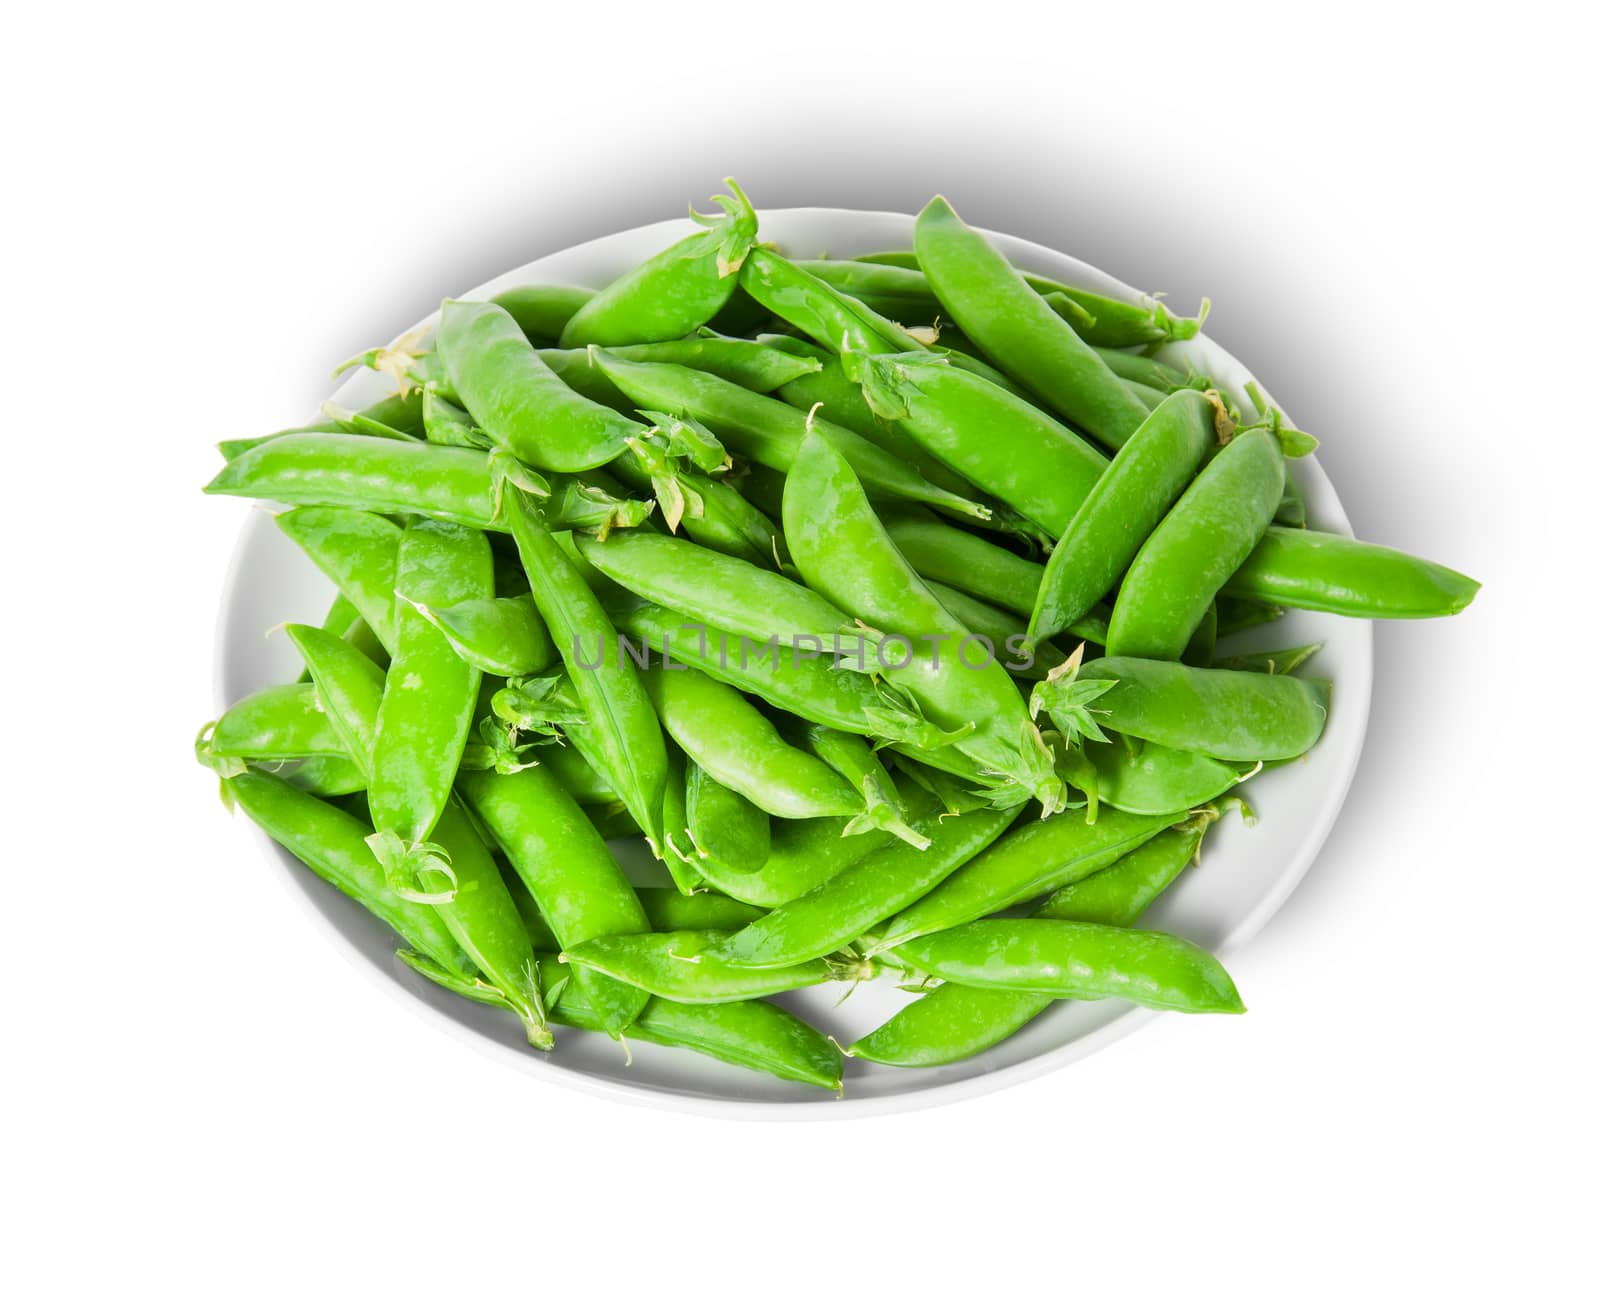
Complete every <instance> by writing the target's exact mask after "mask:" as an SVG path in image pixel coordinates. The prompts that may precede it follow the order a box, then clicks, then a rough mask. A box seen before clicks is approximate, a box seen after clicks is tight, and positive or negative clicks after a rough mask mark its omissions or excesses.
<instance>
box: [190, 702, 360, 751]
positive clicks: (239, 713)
mask: <svg viewBox="0 0 1600 1295" xmlns="http://www.w3.org/2000/svg"><path fill="white" fill-rule="evenodd" d="M210 748H211V752H212V754H213V755H217V756H224V757H229V758H233V759H240V760H303V759H305V758H307V757H308V756H346V755H348V754H349V751H348V749H347V748H346V747H345V744H344V743H343V742H341V741H340V740H339V734H338V733H337V732H336V731H335V730H334V727H333V725H332V724H330V723H329V722H328V717H327V715H325V714H324V713H323V711H322V707H321V705H320V704H319V703H318V701H317V690H316V689H315V688H314V687H313V686H312V685H311V684H308V683H286V684H277V685H275V686H273V687H270V688H263V689H262V690H261V691H260V692H254V693H251V694H250V695H249V696H248V697H245V698H243V699H241V700H239V701H236V702H234V704H233V705H232V706H229V707H228V709H227V710H225V711H224V712H223V713H222V717H221V718H220V719H219V720H217V722H216V724H215V725H213V726H212V729H211V735H210Z"/></svg>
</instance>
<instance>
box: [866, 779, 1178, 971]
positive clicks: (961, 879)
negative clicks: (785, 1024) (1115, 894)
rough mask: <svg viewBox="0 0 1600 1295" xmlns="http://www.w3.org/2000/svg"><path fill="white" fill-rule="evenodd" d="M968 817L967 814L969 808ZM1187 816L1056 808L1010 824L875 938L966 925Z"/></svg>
mask: <svg viewBox="0 0 1600 1295" xmlns="http://www.w3.org/2000/svg"><path fill="white" fill-rule="evenodd" d="M963 817H965V815H963ZM1185 817H1186V814H1185V813H1183V812H1180V813H1176V814H1169V815H1162V816H1159V817H1150V816H1141V815H1134V814H1124V813H1121V812H1120V811H1118V810H1114V809H1113V810H1104V811H1102V812H1101V813H1100V814H1099V816H1098V817H1097V818H1096V820H1095V821H1094V822H1093V823H1090V822H1089V821H1088V820H1087V819H1086V817H1085V816H1084V815H1083V814H1081V813H1074V812H1068V813H1063V814H1056V815H1052V816H1051V817H1050V818H1046V819H1041V820H1039V821H1037V822H1033V823H1025V824H1023V825H1022V826H1021V827H1019V828H1016V829H1014V830H1013V831H1011V832H1008V833H1007V834H1006V835H1005V836H1003V837H1001V838H1000V839H999V840H998V841H996V842H995V843H994V844H993V845H991V846H990V847H989V848H988V849H986V850H985V851H984V852H983V853H982V854H980V855H978V856H977V857H976V858H974V859H972V860H971V861H970V862H969V863H967V864H965V865H964V866H963V867H961V868H960V869H958V870H957V871H956V872H955V873H953V874H952V875H951V876H950V877H949V878H947V879H946V880H945V881H944V882H942V883H941V884H940V885H939V886H937V887H935V888H934V889H933V890H932V891H931V892H929V893H928V894H927V895H925V896H924V897H923V898H922V899H920V900H918V901H917V902H916V903H915V904H912V905H910V906H909V907H908V908H906V909H905V911H904V912H902V913H900V915H899V916H897V917H896V918H895V919H894V920H893V921H892V922H890V923H889V925H888V926H887V927H886V928H885V929H884V930H883V931H882V932H881V933H880V934H879V935H878V936H877V937H876V938H875V940H874V941H873V946H872V947H873V949H874V950H877V949H892V948H896V947H898V946H899V945H901V944H904V943H905V942H906V941H907V940H914V939H917V938H918V937H919V936H924V935H928V934H930V933H931V932H934V931H943V930H948V929H949V928H951V927H955V926H961V925H963V924H964V923H967V922H971V921H974V920H976V919H977V918H980V917H987V916H988V915H989V914H990V913H998V912H999V911H1000V910H1001V909H1004V908H1009V907H1011V905H1013V904H1020V903H1022V902H1024V901H1025V900H1029V899H1036V898H1037V897H1038V896H1040V895H1043V894H1045V893H1046V892H1047V891H1051V890H1055V889H1056V888H1057V887H1060V886H1064V885H1066V884H1067V883H1068V882H1070V881H1075V880H1077V879H1078V878H1080V877H1086V876H1088V875H1089V874H1090V873H1091V872H1095V871H1097V870H1098V869H1100V868H1104V867H1105V866H1106V865H1107V864H1109V863H1113V862H1115V861H1116V860H1117V859H1120V858H1121V857H1122V856H1123V855H1124V854H1126V853H1127V852H1128V851H1129V850H1132V849H1133V848H1134V847H1135V846H1139V845H1143V844H1144V842H1146V841H1148V840H1149V839H1150V838H1151V837H1153V836H1154V835H1155V834H1156V833H1157V832H1159V831H1161V829H1162V828H1165V827H1170V826H1172V824H1174V823H1176V822H1180V821H1181V820H1182V819H1184V818H1185Z"/></svg>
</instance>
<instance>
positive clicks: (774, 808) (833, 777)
mask: <svg viewBox="0 0 1600 1295" xmlns="http://www.w3.org/2000/svg"><path fill="white" fill-rule="evenodd" d="M644 678H645V685H646V687H647V688H648V690H649V693H650V697H651V700H652V701H654V702H655V706H656V712H657V714H659V715H660V717H661V723H662V726H663V727H664V728H665V729H666V731H667V732H668V733H670V734H671V735H672V739H673V741H675V742H676V743H677V744H678V745H679V746H681V747H682V748H683V749H684V751H685V753H687V754H688V756H689V758H690V759H692V760H693V761H694V762H695V763H696V764H698V765H699V766H700V767H701V768H703V769H704V770H705V771H706V772H707V773H709V774H710V775H711V776H712V777H713V778H715V779H716V780H717V781H718V782H720V783H721V784H722V785H723V786H725V787H730V788H732V789H733V790H734V791H736V792H738V793H739V794H740V795H741V796H743V797H745V799H747V800H749V801H750V802H751V803H752V804H755V805H757V806H759V807H760V808H761V809H763V810H765V811H766V812H767V813H768V814H772V815H774V816H775V817H778V818H828V817H853V816H854V815H856V814H858V813H860V812H861V809H862V805H861V797H860V796H858V795H857V794H856V792H855V790H854V789H853V788H852V787H851V786H850V784H849V783H847V782H846V781H845V780H844V779H843V778H841V777H840V776H839V775H838V774H837V773H835V772H834V771H833V770H832V769H830V768H828V766H827V765H825V764H823V763H822V761H821V760H818V759H817V758H816V757H815V756H813V755H808V754H807V753H806V752H804V751H801V750H798V749H797V748H795V747H793V746H790V745H789V743H787V742H785V741H784V740H783V737H782V736H781V735H780V734H779V732H778V730H777V729H776V728H775V727H774V726H773V724H772V722H771V721H770V720H769V719H767V718H766V716H764V715H763V714H761V712H760V711H758V710H757V709H756V708H755V707H754V706H753V705H752V704H751V703H750V702H748V701H746V700H745V698H744V696H743V695H742V694H741V693H739V692H738V691H737V690H736V689H734V688H730V687H729V686H728V685H727V684H724V683H718V682H717V681H716V680H715V679H713V678H711V677H710V676H709V675H706V674H702V673H700V672H699V671H698V670H691V669H689V668H688V667H687V666H678V667H676V668H674V669H652V670H650V671H647V672H646V673H645V675H644Z"/></svg>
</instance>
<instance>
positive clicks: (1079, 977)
mask: <svg viewBox="0 0 1600 1295" xmlns="http://www.w3.org/2000/svg"><path fill="white" fill-rule="evenodd" d="M895 953H896V956H897V957H899V958H901V959H902V960H904V961H905V962H908V963H910V964H911V965H912V966H913V967H915V968H917V969H918V970H919V971H922V972H925V973H927V974H929V975H933V976H938V977H940V978H941V979H943V980H946V981H949V982H950V983H952V984H957V985H972V986H975V987H977V988H980V989H1007V990H1022V991H1024V992H1032V993H1039V994H1049V995H1050V996H1052V997H1055V998H1079V999H1096V998H1124V999H1127V1000H1128V1001H1130V1002H1134V1003H1138V1004H1140V1005H1141V1006H1143V1007H1158V1008H1164V1009H1167V1010H1169V1011H1179V1012H1227V1013H1238V1012H1242V1011H1244V1004H1243V1003H1242V1002H1241V1001H1240V999H1239V991H1238V990H1237V989H1236V988H1235V987H1234V983H1233V980H1232V978H1231V977H1230V976H1229V975H1228V973H1227V971H1226V970H1225V969H1224V968H1223V966H1222V964H1221V963H1220V962H1218V961H1217V960H1216V959H1215V958H1214V957H1212V956H1211V954H1209V953H1207V952H1206V951H1205V950H1204V949H1202V948H1201V947H1200V946H1199V945H1197V944H1192V943H1190V942H1189V941H1188V940H1184V939H1181V938H1179V937H1178V936H1176V935H1166V934H1163V933H1162V932H1160V931H1140V930H1129V929H1127V928H1125V927H1120V926H1100V925H1096V924H1094V923H1090V922H1065V921H1054V920H1045V919H1040V918H1029V917H1013V918H995V919H994V920H992V921H988V922H973V923H971V924H970V925H967V926H962V927H957V928H956V929H954V930H950V931H941V932H939V933H938V934H936V935H927V936H923V937H922V939H920V940H913V941H912V942H911V943H910V944H903V945H901V946H899V948H897V949H896V950H895Z"/></svg>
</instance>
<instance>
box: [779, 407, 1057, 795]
mask: <svg viewBox="0 0 1600 1295" xmlns="http://www.w3.org/2000/svg"><path fill="white" fill-rule="evenodd" d="M783 514H784V516H783V523H784V532H785V534H786V535H787V536H788V539H789V548H790V551H791V552H792V553H793V555H794V560H795V564H796V565H797V566H798V567H799V568H800V572H801V574H802V575H803V576H805V578H806V582H807V583H808V584H810V585H811V586H812V587H813V588H814V589H816V590H818V592H820V593H821V594H823V595H824V596H825V597H827V598H829V599H830V600H831V601H833V602H834V603H836V604H837V605H839V606H842V607H844V608H845V609H846V610H847V611H849V612H851V613H852V614H853V615H855V616H857V617H859V618H860V619H861V620H862V622H863V623H865V624H867V625H869V626H871V627H873V628H874V629H876V630H879V631H882V632H883V633H885V634H886V635H892V636H897V637H899V638H900V639H901V640H903V642H904V643H905V645H906V646H907V647H910V648H913V650H912V651H911V653H910V656H909V658H908V659H907V661H906V662H905V664H904V665H903V667H901V668H895V669H894V670H893V674H892V682H893V683H894V684H895V685H897V686H898V687H900V688H902V689H903V690H905V691H906V692H908V693H910V694H911V695H912V696H913V697H915V698H916V700H917V701H918V702H919V703H920V704H921V706H922V708H923V711H924V713H925V714H926V715H927V717H928V718H929V719H930V720H932V721H933V722H934V723H935V724H938V725H939V726H940V727H941V728H944V729H946V730H947V731H949V732H960V731H961V730H962V729H963V727H964V726H967V725H970V726H971V727H970V728H968V729H967V731H966V732H965V734H964V735H963V736H960V737H958V738H957V739H956V740H955V742H954V743H953V745H955V746H956V747H957V748H958V749H959V750H961V751H963V752H964V753H966V754H967V755H970V756H971V757H972V758H973V759H975V760H977V761H979V762H980V764H981V765H982V766H983V767H984V768H985V769H988V770H991V771H993V772H994V773H995V774H996V775H997V776H998V777H1000V778H1002V779H1004V780H1005V781H1008V782H1010V783H1014V784H1015V785H1016V787H1017V788H1018V789H1019V790H1021V791H1025V792H1026V793H1027V794H1028V795H1030V796H1033V797H1035V798H1037V799H1038V800H1039V802H1040V804H1041V806H1042V807H1043V809H1044V812H1045V813H1050V812H1051V811H1052V810H1054V809H1055V808H1056V806H1057V805H1058V804H1059V801H1060V798H1061V796H1062V794H1063V788H1062V785H1061V782H1060V780H1059V779H1058V778H1057V777H1056V774H1055V769H1054V767H1053V763H1052V761H1051V758H1050V755H1049V753H1048V752H1047V751H1046V750H1045V747H1044V743H1043V740H1042V739H1041V738H1040V735H1039V731H1038V729H1037V728H1035V727H1034V725H1033V722H1032V720H1031V718H1030V717H1029V715H1028V710H1027V706H1026V704H1025V703H1024V702H1023V701H1022V696H1021V694H1020V693H1019V692H1018V691H1017V688H1016V684H1015V682H1014V681H1013V679H1012V678H1011V676H1010V675H1009V674H1008V673H1007V672H1006V670H1005V668H1004V667H1003V666H1002V665H1001V664H1000V663H999V662H998V661H997V660H996V659H995V658H994V655H993V652H992V650H991V651H989V652H988V653H987V655H982V654H980V655H982V659H980V660H978V661H977V662H973V661H972V660H971V658H970V654H969V653H966V649H967V647H968V646H969V641H970V640H971V639H972V637H973V636H972V635H971V634H970V633H969V631H968V630H967V628H966V627H965V626H963V625H962V624H961V623H960V622H959V621H957V620H956V619H955V618H954V617H953V616H951V615H950V613H949V612H947V611H946V610H945V609H944V607H943V606H942V605H941V604H940V602H939V600H938V599H937V598H936V597H934V595H933V593H932V592H931V591H930V590H929V589H928V588H927V586H926V585H924V584H923V583H922V581H921V579H920V578H919V577H918V576H917V574H916V573H915V572H914V571H913V570H912V569H911V567H910V565H909V564H908V563H907V562H906V560H905V558H904V557H903V556H902V555H901V554H900V552H899V550H898V549H896V548H895V546H894V543H893V541H892V540H891V539H890V538H889V536H888V534H887V533H886V532H885V530H884V528H883V524H882V523H881V522H880V521H879V520H878V518H877V515H876V514H875V513H874V512H873V511H872V506H871V504H870V503H869V502H868V500H867V497H866V494H865V493H864V491H863V490H862V486H861V482H860V480H859V478H858V477H857V476H856V475H855V473H854V472H853V471H852V470H851V468H850V465H849V464H848V463H847V462H846V461H845V459H844V458H843V456H842V455H840V454H839V452H838V450H837V449H835V448H834V447H833V445H831V444H830V443H829V442H828V441H826V440H824V439H823V438H822V437H819V436H812V437H809V438H807V440H806V442H805V445H804V447H803V449H802V450H801V453H800V455H799V457H798V459H797V460H796V463H795V467H794V470H793V471H792V472H791V473H790V474H789V478H788V481H787V482H786V483H785V486H784V492H783ZM913 640H917V641H921V642H923V643H924V644H926V645H928V646H924V647H914V645H913ZM946 643H947V644H948V645H949V646H948V648H946V649H945V650H944V651H943V653H942V655H941V647H942V645H943V644H946ZM980 646H981V645H980Z"/></svg>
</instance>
